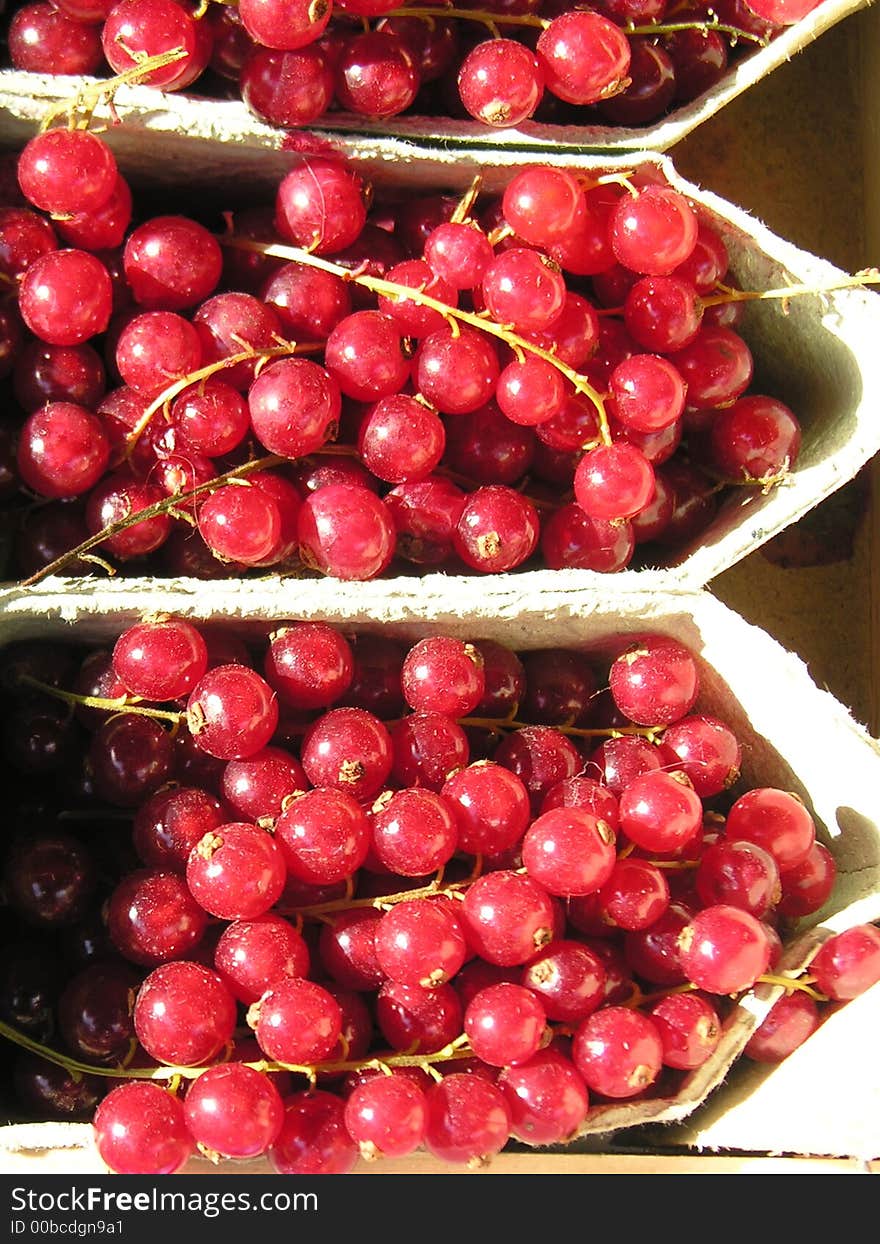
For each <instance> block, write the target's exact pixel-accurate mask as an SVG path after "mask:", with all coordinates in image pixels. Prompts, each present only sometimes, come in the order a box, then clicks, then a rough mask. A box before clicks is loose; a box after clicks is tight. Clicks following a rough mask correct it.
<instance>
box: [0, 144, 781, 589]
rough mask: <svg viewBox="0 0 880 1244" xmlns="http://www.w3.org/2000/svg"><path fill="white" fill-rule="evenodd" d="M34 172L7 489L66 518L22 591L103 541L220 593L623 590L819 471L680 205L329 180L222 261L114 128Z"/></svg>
mask: <svg viewBox="0 0 880 1244" xmlns="http://www.w3.org/2000/svg"><path fill="white" fill-rule="evenodd" d="M16 177H17V184H18V187H19V188H20V192H21V193H22V194H23V196H24V200H25V203H26V205H25V206H21V205H10V206H6V207H0V279H3V280H4V281H5V288H6V289H7V291H8V292H7V295H6V298H5V301H0V379H2V377H3V376H7V377H9V378H10V387H11V389H12V396H13V401H14V402H15V403H17V404H18V406H20V407H21V408H22V410H23V416H22V418H21V421H17V420H16V419H15V418H5V419H4V420H3V421H2V422H0V468H2V469H0V495H2V497H3V498H5V499H7V500H8V501H11V502H13V503H17V504H18V506H19V512H21V503H22V501H24V502H25V503H29V502H31V501H32V500H33V499H34V497H36V498H38V499H41V500H42V501H43V504H41V505H39V506H38V507H37V508H36V509H34V508H33V507H32V506H31V505H30V504H28V505H27V510H26V514H27V521H26V522H25V523H23V524H22V526H21V530H20V534H19V536H18V538H17V541H16V546H15V553H14V557H15V561H16V569H17V572H18V573H19V574H20V575H21V576H25V577H26V576H33V575H40V574H43V573H46V572H47V571H46V568H47V566H52V568H53V569H58V568H59V565H58V564H57V563H56V559H57V558H59V557H61V558H62V561H61V563H60V568H64V569H67V570H79V571H83V570H88V564H87V563H85V562H83V561H74V560H72V559H71V558H70V557H68V558H67V560H64V558H63V555H64V554H65V553H69V551H70V550H71V549H73V548H76V549H77V550H79V549H80V546H82V545H84V544H86V545H87V546H88V547H89V548H95V549H96V552H97V553H98V554H99V555H100V556H101V557H104V556H107V557H109V558H110V559H111V560H113V561H115V562H122V563H125V564H130V565H132V566H134V567H135V568H137V569H139V570H143V571H145V572H154V571H155V569H156V568H157V566H158V567H159V568H160V570H164V571H165V572H166V573H171V574H191V575H197V576H199V575H200V576H222V575H229V574H241V573H244V572H246V571H249V570H252V569H254V568H256V569H258V570H261V571H265V570H267V569H268V568H280V569H283V570H290V569H297V568H298V569H302V568H304V567H306V568H310V569H312V570H317V571H318V572H320V573H323V574H325V575H330V576H333V577H336V578H340V579H358V580H365V579H371V578H374V577H376V576H378V575H381V574H384V573H387V572H388V571H389V569H390V570H391V571H392V572H395V571H399V570H400V569H407V568H410V569H411V568H412V567H413V566H415V567H416V568H419V569H425V568H428V569H430V568H433V567H442V568H444V569H455V570H458V571H462V570H464V571H477V572H479V573H486V574H495V573H499V572H504V571H509V570H513V569H516V568H518V567H521V566H525V565H529V566H538V565H543V566H546V567H549V568H551V569H560V568H568V567H572V568H578V569H591V570H597V571H603V572H613V571H617V570H621V569H622V568H624V567H626V566H628V565H630V564H631V563H632V564H635V565H639V564H642V565H645V564H647V565H652V564H653V565H657V564H662V563H663V562H664V561H666V560H667V559H668V558H669V557H671V556H675V555H676V551H677V550H680V549H683V548H684V547H685V546H686V545H688V544H689V543H691V542H693V541H694V540H695V539H697V538H698V536H699V533H700V532H701V531H702V530H703V529H704V528H705V526H706V525H707V524H708V522H709V521H710V520H711V519H712V517H713V516H714V513H715V510H716V506H717V503H718V501H717V494H718V493H719V491H720V490H723V489H724V488H725V487H726V486H728V485H747V486H748V485H751V486H756V485H757V486H760V487H765V488H766V487H770V486H772V485H773V484H774V483H775V482H777V481H778V480H779V479H781V478H782V477H783V476H784V475H785V474H786V473H787V471H788V470H789V469H790V468H791V467H792V466H793V464H794V463H795V461H796V458H797V455H798V451H799V447H800V436H801V434H800V427H799V424H798V420H797V418H796V417H795V415H794V414H793V412H792V411H791V410H790V409H789V408H788V407H787V406H786V405H785V404H784V403H783V402H781V401H779V400H777V399H775V398H773V397H769V396H765V395H762V394H755V393H751V392H748V389H749V385H750V383H751V380H752V373H753V363H752V355H751V352H750V350H749V347H748V345H747V344H746V342H745V340H744V339H743V337H742V336H741V335H740V333H739V332H738V331H737V326H738V324H739V320H740V316H741V313H742V311H743V308H744V306H745V301H744V297H743V296H742V294H743V292H742V291H737V290H735V289H732V288H730V287H729V286H728V285H725V284H723V282H724V281H726V280H728V279H729V278H728V276H727V270H728V256H727V251H726V248H725V245H724V241H723V238H722V237H721V236H720V235H719V233H718V231H717V230H716V229H715V228H713V226H712V223H711V222H710V221H707V220H702V219H701V218H700V216H699V214H698V212H697V210H696V209H695V207H694V206H693V205H692V204H691V203H690V202H689V201H688V199H686V198H685V196H684V195H682V194H681V193H679V192H678V191H676V190H674V189H672V188H671V187H669V186H668V185H666V184H665V183H663V182H651V181H650V179H647V180H646V179H645V177H643V178H642V180H641V181H637V182H636V183H635V184H633V183H631V182H630V181H629V180H628V179H627V178H625V177H624V178H623V179H622V180H623V183H624V184H621V178H620V176H618V175H615V176H614V177H612V178H610V179H606V180H604V181H603V179H602V178H601V176H599V175H598V174H594V175H593V176H592V178H587V177H584V176H579V175H577V174H576V173H574V172H571V171H568V170H565V169H557V168H552V167H549V166H543V165H535V166H531V167H528V168H525V169H523V170H521V171H520V172H518V173H516V174H515V175H514V176H513V177H512V178H511V180H510V182H509V184H508V185H507V187H506V189H505V190H504V192H503V194H502V195H500V196H497V197H495V198H492V199H488V198H487V199H486V200H485V201H480V200H479V198H478V192H477V190H476V188H474V190H473V191H472V192H471V193H469V194H467V195H465V196H464V197H463V198H458V199H457V198H455V197H453V196H450V195H430V196H425V197H419V198H410V199H409V200H407V201H404V202H393V203H377V204H374V205H373V206H372V209H371V210H368V199H369V187H368V186H367V185H366V184H365V183H364V182H363V180H362V178H361V177H360V176H359V175H358V173H357V172H356V171H355V170H354V169H353V168H352V167H350V166H349V165H348V164H347V163H346V162H344V161H343V160H341V159H332V158H327V157H320V158H319V157H314V158H311V159H306V160H303V161H302V162H301V163H299V164H297V165H296V166H295V167H293V168H292V169H291V170H290V172H288V174H287V175H286V176H285V177H284V178H283V180H282V182H281V183H280V185H279V187H278V191H277V195H276V200H275V203H274V205H273V206H272V207H268V208H264V207H257V208H253V209H245V210H242V211H241V212H240V213H238V214H237V215H236V216H235V221H234V223H235V231H234V234H232V235H230V236H228V237H225V238H224V237H221V239H220V240H218V238H217V236H216V235H215V232H213V231H212V230H211V229H209V228H207V227H206V226H205V224H203V223H200V222H199V221H198V220H196V219H193V218H192V217H190V216H188V215H182V214H163V215H159V216H147V217H146V218H140V217H137V216H133V207H132V196H131V192H130V190H129V187H128V185H127V183H126V180H125V178H124V177H123V176H122V175H121V174H120V173H119V171H118V169H117V166H116V161H115V159H114V156H113V154H112V152H111V150H110V148H109V147H108V146H107V144H106V143H105V142H104V141H103V140H102V139H101V138H100V137H98V136H96V135H95V134H93V133H91V132H90V131H89V130H84V129H60V128H58V129H48V130H46V131H44V132H42V133H40V134H39V135H37V136H36V137H34V138H32V139H31V140H30V142H29V143H28V144H27V145H26V146H25V147H24V149H23V150H22V151H21V152H20V153H19V154H18V156H17V160H16ZM9 197H10V196H9V195H7V198H9ZM20 202H21V200H19V203H20ZM217 227H218V228H219V222H217ZM279 239H280V241H279ZM108 385H109V386H110V387H109V389H108ZM139 516H140V517H139Z"/></svg>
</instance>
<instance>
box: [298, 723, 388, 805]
mask: <svg viewBox="0 0 880 1244" xmlns="http://www.w3.org/2000/svg"><path fill="white" fill-rule="evenodd" d="M300 758H301V761H302V766H303V768H304V769H305V772H306V776H307V777H308V779H309V781H310V782H311V783H312V785H313V786H332V787H336V788H338V789H339V790H341V791H344V792H345V793H346V794H348V795H351V796H352V797H353V798H355V799H357V800H359V801H361V802H366V800H368V799H372V798H374V797H375V796H376V795H377V794H378V793H379V791H380V790H381V789H382V787H383V786H384V785H385V782H386V781H387V779H388V775H389V773H390V772H391V762H392V748H391V738H390V736H389V734H388V731H387V729H386V728H385V726H384V725H383V724H382V722H381V721H379V719H378V717H374V716H373V714H372V713H368V712H366V711H365V710H364V709H359V708H335V709H331V710H330V711H329V712H328V713H325V714H324V715H323V716H322V717H320V718H319V719H318V720H317V721H316V722H315V723H314V724H313V725H312V726H311V727H310V728H309V730H308V731H307V732H306V735H305V737H304V739H303V745H302V752H301V756H300Z"/></svg>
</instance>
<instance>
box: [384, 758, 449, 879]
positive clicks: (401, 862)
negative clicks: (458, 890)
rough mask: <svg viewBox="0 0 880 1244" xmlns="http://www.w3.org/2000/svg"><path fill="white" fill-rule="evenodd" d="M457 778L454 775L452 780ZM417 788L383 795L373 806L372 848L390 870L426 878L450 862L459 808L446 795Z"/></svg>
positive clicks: (445, 791)
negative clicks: (388, 795) (388, 796)
mask: <svg viewBox="0 0 880 1244" xmlns="http://www.w3.org/2000/svg"><path fill="white" fill-rule="evenodd" d="M450 780H451V781H454V780H455V779H454V777H453V778H452V779H450ZM448 785H449V783H447V784H446V786H444V788H443V791H444V793H443V794H442V795H438V794H435V793H434V791H430V790H422V789H420V788H419V787H415V788H414V789H412V790H401V791H396V792H395V793H393V794H391V795H390V798H385V797H384V796H380V797H379V799H378V800H377V802H376V803H375V804H374V805H373V809H372V817H371V821H372V850H373V853H374V855H375V856H376V858H377V859H378V860H379V862H380V864H382V865H383V866H384V867H385V868H387V869H388V870H389V871H390V872H392V873H396V874H397V875H398V876H402V877H426V876H428V875H429V874H430V873H434V872H436V871H437V869H438V868H442V867H443V865H444V864H447V863H448V862H449V860H451V859H452V857H453V855H454V854H455V851H456V847H457V846H458V845H459V830H458V822H459V820H460V818H459V815H458V808H457V807H456V805H455V802H454V801H453V800H452V799H451V798H448V797H447V787H448Z"/></svg>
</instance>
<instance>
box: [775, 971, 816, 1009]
mask: <svg viewBox="0 0 880 1244" xmlns="http://www.w3.org/2000/svg"><path fill="white" fill-rule="evenodd" d="M758 980H759V981H760V983H761V984H762V985H781V986H782V987H783V989H786V990H787V991H788V992H789V993H792V992H793V991H794V990H800V991H801V993H805V994H809V996H810V997H811V998H813V999H814V1000H815V1001H816V1002H828V1001H829V999H828V998H826V996H825V994H824V993H819V991H818V989H813V988H812V986H811V985H810V984H809V982H808V981H807V980H796V979H795V978H794V977H793V976H774V975H773V974H772V973H769V972H768V973H765V974H764V975H763V976H759V977H758Z"/></svg>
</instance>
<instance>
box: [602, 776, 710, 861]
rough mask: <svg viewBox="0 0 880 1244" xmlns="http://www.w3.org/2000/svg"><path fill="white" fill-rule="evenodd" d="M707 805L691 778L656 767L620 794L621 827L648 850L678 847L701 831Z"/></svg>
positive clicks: (631, 838)
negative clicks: (702, 801) (693, 785)
mask: <svg viewBox="0 0 880 1244" xmlns="http://www.w3.org/2000/svg"><path fill="white" fill-rule="evenodd" d="M702 821H703V805H702V803H701V801H700V797H699V795H698V794H697V793H696V791H695V790H694V788H693V787H692V786H691V783H690V778H688V777H687V776H686V775H685V774H683V773H681V772H679V771H673V772H672V773H667V772H666V771H665V770H663V769H655V770H653V771H652V772H650V773H645V774H643V775H642V776H641V777H637V778H635V780H634V781H632V782H630V783H629V784H628V785H627V787H626V789H625V790H624V791H623V793H622V795H621V796H620V828H621V830H622V831H623V833H624V834H626V836H627V838H629V840H630V841H631V842H634V843H635V844H636V846H637V847H641V848H642V849H643V850H644V851H659V852H667V851H676V850H678V849H679V847H683V846H684V845H685V844H686V843H688V842H690V841H691V839H693V838H694V837H695V836H696V834H697V833H698V832H699V829H700V826H701V824H702Z"/></svg>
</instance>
